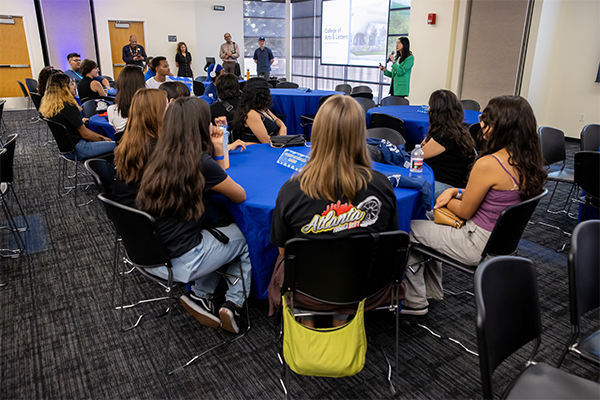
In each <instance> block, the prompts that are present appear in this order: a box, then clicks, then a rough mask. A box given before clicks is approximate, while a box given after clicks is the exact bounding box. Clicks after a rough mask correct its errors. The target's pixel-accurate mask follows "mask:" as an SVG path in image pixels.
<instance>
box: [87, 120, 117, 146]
mask: <svg viewBox="0 0 600 400" xmlns="http://www.w3.org/2000/svg"><path fill="white" fill-rule="evenodd" d="M90 130H92V131H94V132H96V133H99V134H101V135H104V136H107V137H109V138H111V139H112V140H115V128H113V126H112V125H111V124H110V122H108V117H100V116H98V115H93V116H92V117H90Z"/></svg>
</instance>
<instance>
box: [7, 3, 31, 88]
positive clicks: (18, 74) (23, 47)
mask: <svg viewBox="0 0 600 400" xmlns="http://www.w3.org/2000/svg"><path fill="white" fill-rule="evenodd" d="M0 49H2V51H0V97H21V96H23V93H22V92H21V88H20V87H19V84H18V83H17V81H21V82H22V83H23V84H25V78H32V77H33V75H32V72H31V65H30V61H29V50H28V48H27V39H26V38H25V29H24V27H23V17H13V16H7V15H2V16H0Z"/></svg>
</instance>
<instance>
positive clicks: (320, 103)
mask: <svg viewBox="0 0 600 400" xmlns="http://www.w3.org/2000/svg"><path fill="white" fill-rule="evenodd" d="M331 96H333V95H332V94H328V95H327V96H323V97H321V98H320V99H319V107H318V108H317V110H318V109H319V108H321V106H322V105H323V103H325V102H326V101H327V99H328V98H330V97H331Z"/></svg>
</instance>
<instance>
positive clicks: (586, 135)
mask: <svg viewBox="0 0 600 400" xmlns="http://www.w3.org/2000/svg"><path fill="white" fill-rule="evenodd" d="M598 149H600V125H599V124H587V125H586V126H584V127H583V129H582V130H581V150H591V151H598Z"/></svg>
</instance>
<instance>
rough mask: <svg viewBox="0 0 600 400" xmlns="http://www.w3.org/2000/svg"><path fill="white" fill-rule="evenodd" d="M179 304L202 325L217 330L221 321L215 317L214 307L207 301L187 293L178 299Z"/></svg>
mask: <svg viewBox="0 0 600 400" xmlns="http://www.w3.org/2000/svg"><path fill="white" fill-rule="evenodd" d="M180 300H181V304H183V306H184V307H185V309H186V310H188V312H189V313H190V314H192V316H193V317H194V318H196V319H197V320H198V322H200V323H201V324H202V325H206V326H210V327H211V328H218V327H219V326H220V325H221V320H220V319H219V318H218V317H217V316H216V312H215V305H214V304H213V302H212V301H210V300H209V299H205V298H202V297H198V296H196V295H195V294H194V293H193V292H188V293H186V294H184V295H183V296H181V297H180Z"/></svg>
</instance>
